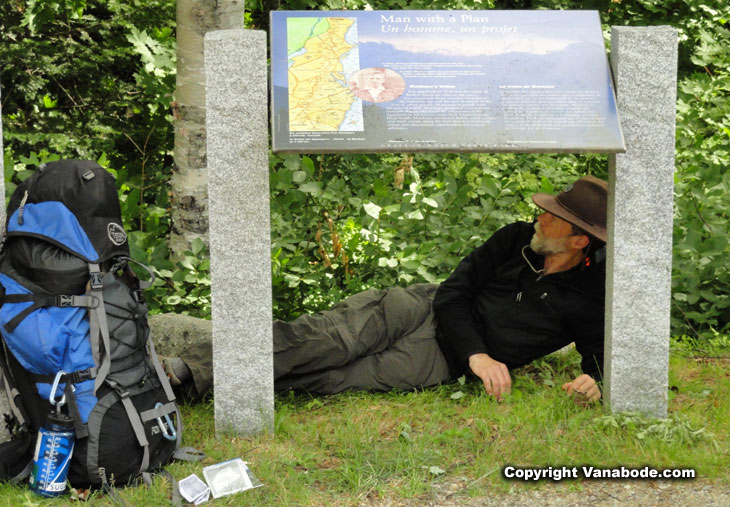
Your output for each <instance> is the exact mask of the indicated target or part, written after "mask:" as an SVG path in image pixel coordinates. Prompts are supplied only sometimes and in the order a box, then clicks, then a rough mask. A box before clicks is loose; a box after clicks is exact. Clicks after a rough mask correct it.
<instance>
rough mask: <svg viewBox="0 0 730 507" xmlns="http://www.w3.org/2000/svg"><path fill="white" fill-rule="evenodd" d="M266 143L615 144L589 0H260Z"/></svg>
mask: <svg viewBox="0 0 730 507" xmlns="http://www.w3.org/2000/svg"><path fill="white" fill-rule="evenodd" d="M271 68H272V96H273V106H272V116H273V118H272V129H273V149H274V151H277V152H312V151H317V152H332V153H336V152H389V151H391V152H402V151H511V152H518V151H526V152H538V151H548V152H621V151H624V143H623V138H622V135H621V129H620V126H619V122H618V117H617V113H616V101H615V96H614V90H613V85H612V81H611V75H610V71H609V67H608V63H607V58H606V52H605V47H604V42H603V36H602V32H601V24H600V21H599V17H598V13H597V12H596V11H276V12H272V13H271Z"/></svg>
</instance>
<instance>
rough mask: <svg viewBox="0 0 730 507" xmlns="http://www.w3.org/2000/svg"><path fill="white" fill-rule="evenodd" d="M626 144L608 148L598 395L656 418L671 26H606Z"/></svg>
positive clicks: (663, 405) (668, 187) (669, 148)
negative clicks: (601, 370)
mask: <svg viewBox="0 0 730 507" xmlns="http://www.w3.org/2000/svg"><path fill="white" fill-rule="evenodd" d="M611 67H612V69H613V77H614V82H615V85H616V94H617V103H618V110H619V118H620V119H621V128H622V130H623V135H624V141H625V143H626V152H625V153H623V154H617V155H611V156H609V182H608V183H609V202H608V236H609V240H608V249H607V250H608V256H607V266H606V268H607V269H606V273H607V275H606V276H607V279H606V344H605V351H606V356H605V387H604V394H605V397H606V400H607V403H608V405H609V407H610V409H611V411H612V412H626V411H640V412H644V413H648V414H651V415H654V416H656V417H666V413H667V389H668V373H669V337H670V330H669V312H670V299H671V274H672V213H673V210H672V200H673V189H674V135H675V104H676V89H677V32H676V30H675V29H673V28H670V27H651V28H649V27H614V28H613V30H612V33H611Z"/></svg>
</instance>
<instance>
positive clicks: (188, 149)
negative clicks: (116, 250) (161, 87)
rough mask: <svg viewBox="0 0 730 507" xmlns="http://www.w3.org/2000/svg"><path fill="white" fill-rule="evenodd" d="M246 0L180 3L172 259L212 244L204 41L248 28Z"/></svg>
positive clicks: (174, 111) (210, 0) (187, 0)
mask: <svg viewBox="0 0 730 507" xmlns="http://www.w3.org/2000/svg"><path fill="white" fill-rule="evenodd" d="M243 11H244V0H177V81H176V90H175V104H174V110H173V114H174V117H175V152H174V158H175V170H174V172H173V175H172V178H171V180H170V187H171V191H172V199H171V200H172V202H171V205H172V232H171V234H170V250H171V252H172V254H173V256H175V255H177V254H180V253H182V252H184V251H185V250H189V249H190V244H191V242H192V241H193V239H195V238H201V239H202V240H203V241H204V242H205V244H206V245H207V244H208V170H207V167H206V155H205V142H206V135H205V72H204V67H203V38H204V37H205V33H206V32H209V31H213V30H225V29H230V28H243Z"/></svg>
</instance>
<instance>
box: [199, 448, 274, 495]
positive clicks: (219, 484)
mask: <svg viewBox="0 0 730 507" xmlns="http://www.w3.org/2000/svg"><path fill="white" fill-rule="evenodd" d="M203 476H204V477H205V480H206V481H207V482H208V486H210V491H211V493H212V494H213V498H219V497H221V496H226V495H231V494H233V493H238V492H240V491H246V490H247V489H251V488H258V487H260V486H263V483H261V481H259V480H258V479H257V478H256V477H255V476H254V475H253V474H252V473H251V470H249V468H248V467H247V466H246V464H245V463H244V462H243V460H242V459H241V458H235V459H232V460H229V461H224V462H223V463H218V464H216V465H210V466H207V467H205V468H203Z"/></svg>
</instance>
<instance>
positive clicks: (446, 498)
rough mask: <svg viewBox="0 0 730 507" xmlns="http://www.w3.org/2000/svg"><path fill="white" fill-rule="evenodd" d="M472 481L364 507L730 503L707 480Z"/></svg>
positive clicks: (729, 494) (723, 490) (724, 490)
mask: <svg viewBox="0 0 730 507" xmlns="http://www.w3.org/2000/svg"><path fill="white" fill-rule="evenodd" d="M468 484H469V481H467V480H466V478H454V479H453V480H451V481H448V482H446V481H445V482H443V483H440V484H434V488H433V493H432V495H429V497H428V498H420V499H411V500H397V501H389V500H387V499H378V500H377V501H366V502H364V503H362V504H361V505H368V506H387V507H391V506H392V507H396V506H397V507H416V506H419V507H420V506H439V507H456V506H471V507H476V506H500V507H503V506H504V507H512V506H522V505H541V506H582V505H591V506H621V505H631V506H632V507H649V506H651V507H653V506H663V505H702V506H718V507H721V506H722V507H725V506H727V505H730V486H728V485H727V484H720V483H713V482H710V481H705V480H691V481H671V482H670V481H582V482H580V483H579V484H576V483H569V482H564V483H549V484H545V485H544V486H543V487H539V488H531V487H529V486H524V485H521V484H518V483H515V486H514V488H513V491H512V492H511V493H495V494H494V495H486V496H479V497H469V496H467V495H466V494H465V489H466V487H467V486H468Z"/></svg>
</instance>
